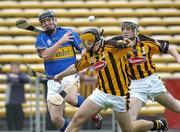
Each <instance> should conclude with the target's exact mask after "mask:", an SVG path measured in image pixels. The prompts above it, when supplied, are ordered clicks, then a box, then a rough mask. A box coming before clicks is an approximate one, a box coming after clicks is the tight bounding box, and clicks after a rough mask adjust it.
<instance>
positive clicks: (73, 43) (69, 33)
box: [35, 10, 101, 132]
mask: <svg viewBox="0 0 180 132" xmlns="http://www.w3.org/2000/svg"><path fill="white" fill-rule="evenodd" d="M39 21H40V24H41V27H42V29H43V30H44V31H43V32H41V33H40V34H39V35H38V36H37V39H36V44H35V47H36V50H37V53H38V55H39V57H41V58H43V60H44V67H45V72H46V75H47V76H48V77H49V78H53V77H54V76H55V75H56V74H58V73H60V72H62V71H64V70H65V69H66V68H67V67H69V66H70V65H72V64H74V63H75V61H76V55H75V49H76V50H77V51H79V52H80V53H81V54H82V53H83V51H84V50H83V49H82V48H81V47H80V44H81V40H80V37H79V35H78V33H77V32H75V31H73V30H71V29H69V28H63V27H59V26H57V20H56V17H55V14H54V12H53V11H52V10H46V11H44V12H42V13H41V14H40V15H39ZM73 80H75V75H71V76H68V77H65V78H64V79H63V80H62V81H61V83H59V82H56V81H54V80H53V79H49V80H48V82H47V87H48V92H47V101H48V100H49V98H50V97H51V96H53V95H55V94H57V93H60V92H61V91H63V90H64V89H68V88H71V90H68V91H70V92H68V94H67V96H66V102H68V103H70V104H71V105H74V106H77V107H79V106H80V105H81V104H82V103H83V101H84V98H83V97H82V96H80V95H77V88H75V87H73V86H72V85H71V84H72V81H73ZM48 110H49V113H50V116H51V120H52V122H53V123H54V124H55V125H56V126H57V127H58V128H59V129H60V131H62V132H64V130H65V129H66V127H67V125H68V121H67V120H66V119H65V118H64V117H63V110H64V103H63V104H62V105H59V106H57V105H54V104H52V103H50V102H49V101H48ZM97 115H98V116H95V117H94V118H93V119H94V120H95V122H96V123H99V122H100V121H101V120H100V119H101V118H99V114H97ZM100 124H101V123H100Z"/></svg>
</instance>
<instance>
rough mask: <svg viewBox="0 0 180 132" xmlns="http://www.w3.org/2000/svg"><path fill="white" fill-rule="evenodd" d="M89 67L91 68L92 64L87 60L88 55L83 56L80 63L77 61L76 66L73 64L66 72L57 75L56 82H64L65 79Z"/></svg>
mask: <svg viewBox="0 0 180 132" xmlns="http://www.w3.org/2000/svg"><path fill="white" fill-rule="evenodd" d="M88 66H90V64H89V63H88V61H87V60H86V54H84V55H83V56H82V58H81V59H80V61H77V62H76V64H72V65H71V66H69V67H68V68H67V69H66V70H64V71H62V72H61V73H59V74H57V75H56V76H55V77H54V80H56V81H59V80H62V78H63V77H66V76H69V75H72V74H75V73H77V72H79V71H81V70H83V69H85V68H87V67H88Z"/></svg>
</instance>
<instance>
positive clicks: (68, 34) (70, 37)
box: [59, 31, 74, 43]
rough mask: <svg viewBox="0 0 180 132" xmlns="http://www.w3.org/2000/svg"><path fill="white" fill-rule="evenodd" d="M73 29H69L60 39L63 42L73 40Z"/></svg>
mask: <svg viewBox="0 0 180 132" xmlns="http://www.w3.org/2000/svg"><path fill="white" fill-rule="evenodd" d="M72 32H73V31H68V32H66V33H65V34H64V36H63V37H62V38H61V39H60V40H59V41H60V42H61V43H66V42H69V41H73V38H74V37H73V34H72Z"/></svg>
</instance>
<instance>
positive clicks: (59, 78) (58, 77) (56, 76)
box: [54, 74, 63, 83]
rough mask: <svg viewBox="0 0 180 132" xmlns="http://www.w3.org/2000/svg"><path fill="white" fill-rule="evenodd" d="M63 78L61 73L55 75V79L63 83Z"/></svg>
mask: <svg viewBox="0 0 180 132" xmlns="http://www.w3.org/2000/svg"><path fill="white" fill-rule="evenodd" d="M62 79H63V78H62V77H61V74H57V75H55V76H54V81H56V82H59V83H61V80H62Z"/></svg>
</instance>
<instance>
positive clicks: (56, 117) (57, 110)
mask: <svg viewBox="0 0 180 132" xmlns="http://www.w3.org/2000/svg"><path fill="white" fill-rule="evenodd" d="M47 104H48V111H49V113H50V117H51V121H52V123H53V124H54V125H55V126H56V127H57V128H59V129H63V128H64V127H67V125H68V124H67V123H68V122H67V120H66V119H64V117H63V111H64V103H63V104H62V105H60V106H55V105H53V104H51V103H49V102H48V103H47Z"/></svg>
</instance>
